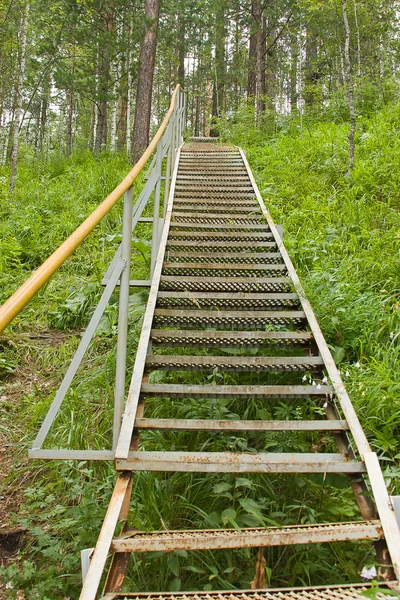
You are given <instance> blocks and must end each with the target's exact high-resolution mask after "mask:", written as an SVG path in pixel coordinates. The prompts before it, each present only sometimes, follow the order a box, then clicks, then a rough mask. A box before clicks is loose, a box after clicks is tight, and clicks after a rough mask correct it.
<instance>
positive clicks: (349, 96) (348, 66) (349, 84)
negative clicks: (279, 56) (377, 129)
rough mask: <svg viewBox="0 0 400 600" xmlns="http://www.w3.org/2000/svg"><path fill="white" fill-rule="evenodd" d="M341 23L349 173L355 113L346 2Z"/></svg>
mask: <svg viewBox="0 0 400 600" xmlns="http://www.w3.org/2000/svg"><path fill="white" fill-rule="evenodd" d="M342 11H343V22H344V29H345V32H346V37H345V44H344V60H345V65H346V70H345V73H346V80H347V99H348V104H349V111H350V133H349V169H350V172H351V171H352V170H353V168H354V134H355V131H356V113H355V109H354V93H353V87H354V86H353V74H352V70H351V59H350V25H349V19H348V16H347V1H346V0H342Z"/></svg>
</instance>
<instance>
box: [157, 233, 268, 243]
mask: <svg viewBox="0 0 400 600" xmlns="http://www.w3.org/2000/svg"><path fill="white" fill-rule="evenodd" d="M199 238H200V241H201V242H202V243H203V244H204V243H207V242H212V241H215V242H241V241H249V242H252V241H257V242H266V241H267V240H273V239H274V236H273V235H272V233H267V232H266V233H253V232H247V231H243V232H235V231H226V232H218V231H214V232H213V231H190V232H184V231H170V232H169V238H168V239H169V240H173V241H177V240H178V239H179V240H182V241H184V240H186V241H194V240H197V239H199Z"/></svg>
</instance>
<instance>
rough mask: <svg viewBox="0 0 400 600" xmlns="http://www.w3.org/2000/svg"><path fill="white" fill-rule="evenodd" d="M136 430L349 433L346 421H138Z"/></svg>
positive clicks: (136, 421)
mask: <svg viewBox="0 0 400 600" xmlns="http://www.w3.org/2000/svg"><path fill="white" fill-rule="evenodd" d="M135 429H145V430H146V429H150V430H162V431H258V432H260V431H261V432H268V431H287V432H293V431H335V432H337V431H347V430H348V429H349V426H348V424H347V422H346V421H343V420H332V421H328V420H325V421H300V420H298V421H242V420H239V419H237V420H236V419H235V420H226V419H225V420H221V419H219V420H211V419H136V420H135Z"/></svg>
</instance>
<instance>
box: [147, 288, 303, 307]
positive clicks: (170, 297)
mask: <svg viewBox="0 0 400 600" xmlns="http://www.w3.org/2000/svg"><path fill="white" fill-rule="evenodd" d="M299 305H300V300H299V297H298V295H297V294H290V293H286V294H282V293H281V294H245V293H236V294H235V293H232V292H230V293H224V292H159V293H158V297H157V308H188V309H196V308H214V309H215V308H218V309H221V308H233V309H240V310H266V309H270V308H298V307H299Z"/></svg>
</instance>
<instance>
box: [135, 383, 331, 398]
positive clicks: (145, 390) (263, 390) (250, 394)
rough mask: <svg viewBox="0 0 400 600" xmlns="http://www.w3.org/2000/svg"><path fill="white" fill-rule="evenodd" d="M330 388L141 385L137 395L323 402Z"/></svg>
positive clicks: (322, 386) (327, 386)
mask: <svg viewBox="0 0 400 600" xmlns="http://www.w3.org/2000/svg"><path fill="white" fill-rule="evenodd" d="M333 392H334V390H333V387H332V386H330V385H185V384H167V383H163V384H161V383H160V384H156V383H143V384H142V386H141V388H140V393H141V395H142V397H143V398H150V397H156V396H158V397H160V398H182V399H196V398H197V399H199V398H204V399H207V398H230V399H236V400H238V399H242V400H254V399H256V398H260V399H267V398H274V399H275V398H303V399H304V400H306V399H309V398H315V397H321V398H326V397H327V396H328V394H333Z"/></svg>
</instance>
